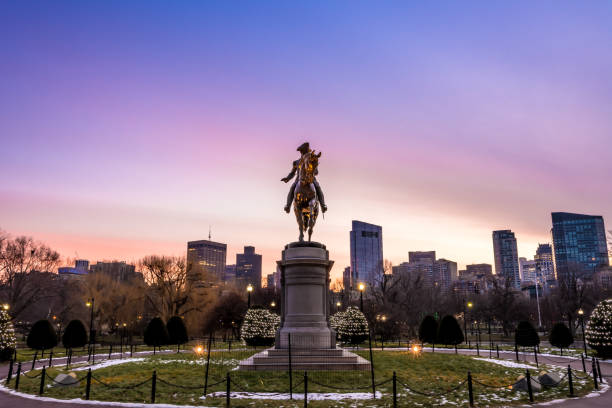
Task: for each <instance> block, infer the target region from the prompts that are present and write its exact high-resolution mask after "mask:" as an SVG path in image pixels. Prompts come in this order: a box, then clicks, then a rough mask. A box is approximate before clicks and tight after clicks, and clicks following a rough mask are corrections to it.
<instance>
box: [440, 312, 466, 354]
mask: <svg viewBox="0 0 612 408" xmlns="http://www.w3.org/2000/svg"><path fill="white" fill-rule="evenodd" d="M464 339H465V337H463V331H462V330H461V326H459V323H457V319H455V318H454V317H453V316H450V315H447V316H444V318H442V321H441V322H440V329H439V331H438V341H439V342H440V343H441V344H445V345H448V344H450V345H453V346H456V345H457V344H460V343H463V340H464Z"/></svg>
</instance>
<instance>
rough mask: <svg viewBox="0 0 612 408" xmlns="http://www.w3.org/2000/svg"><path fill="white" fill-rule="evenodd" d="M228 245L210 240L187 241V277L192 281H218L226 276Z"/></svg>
mask: <svg viewBox="0 0 612 408" xmlns="http://www.w3.org/2000/svg"><path fill="white" fill-rule="evenodd" d="M226 258H227V245H226V244H222V243H220V242H213V241H208V240H200V241H189V242H187V270H188V275H187V278H188V280H189V281H190V282H192V283H217V282H220V281H222V280H223V279H224V277H225V261H226Z"/></svg>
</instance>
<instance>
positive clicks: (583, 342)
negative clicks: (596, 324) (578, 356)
mask: <svg viewBox="0 0 612 408" xmlns="http://www.w3.org/2000/svg"><path fill="white" fill-rule="evenodd" d="M578 316H580V326H582V345H583V346H584V355H585V356H588V353H587V346H586V340H585V338H584V310H582V308H580V309H578Z"/></svg>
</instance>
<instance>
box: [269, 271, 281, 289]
mask: <svg viewBox="0 0 612 408" xmlns="http://www.w3.org/2000/svg"><path fill="white" fill-rule="evenodd" d="M267 283H268V288H269V289H272V290H274V291H278V290H280V288H281V287H280V286H281V284H280V269H278V268H277V269H276V271H274V272H272V273H271V274H269V275H268V276H267Z"/></svg>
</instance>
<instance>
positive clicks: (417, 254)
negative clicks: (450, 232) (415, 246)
mask: <svg viewBox="0 0 612 408" xmlns="http://www.w3.org/2000/svg"><path fill="white" fill-rule="evenodd" d="M435 262H436V251H412V252H408V265H407V266H406V267H407V270H408V273H409V274H411V275H412V276H417V275H419V276H421V278H422V279H423V282H424V283H425V285H426V286H433V285H434V284H435V283H434V281H435V278H434V264H435Z"/></svg>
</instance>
